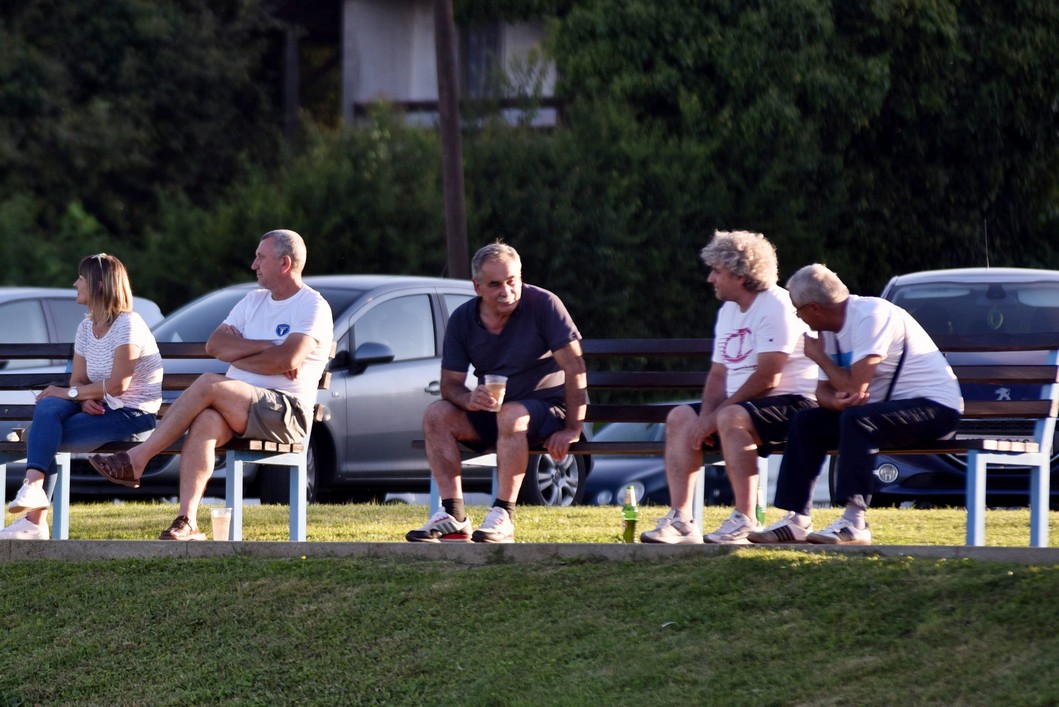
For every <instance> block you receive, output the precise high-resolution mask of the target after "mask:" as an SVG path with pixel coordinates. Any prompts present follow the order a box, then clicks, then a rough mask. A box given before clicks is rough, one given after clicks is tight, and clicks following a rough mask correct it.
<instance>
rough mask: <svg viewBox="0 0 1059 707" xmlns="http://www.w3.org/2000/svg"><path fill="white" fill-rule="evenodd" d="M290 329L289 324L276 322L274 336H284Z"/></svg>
mask: <svg viewBox="0 0 1059 707" xmlns="http://www.w3.org/2000/svg"><path fill="white" fill-rule="evenodd" d="M289 331H290V324H277V325H276V336H286V335H287V333H288V332H289Z"/></svg>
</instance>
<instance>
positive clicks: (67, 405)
mask: <svg viewBox="0 0 1059 707" xmlns="http://www.w3.org/2000/svg"><path fill="white" fill-rule="evenodd" d="M155 421H156V420H155V416H154V414H153V413H149V412H143V411H142V410H130V409H129V408H121V409H119V410H111V409H110V408H109V407H105V411H104V413H103V414H102V415H88V414H86V413H83V412H81V403H79V402H75V401H73V400H62V399H61V398H44V399H43V400H41V401H40V402H39V403H37V407H36V409H35V410H34V411H33V424H32V425H31V426H30V428H29V430H27V431H26V469H36V470H37V471H41V472H44V474H45V475H46V476H48V477H49V479H48V481H49V483H48V484H47V486H48V488H49V495H50V493H51V491H50V490H51V488H52V487H53V486H54V482H53V481H52V477H54V475H55V473H56V471H57V469H56V467H55V453H56V452H58V451H59V450H60V449H61V450H62V451H64V452H91V451H92V450H93V449H96V448H98V447H101V446H103V445H104V444H106V443H107V442H120V441H125V440H130V439H134V436H135V435H138V434H140V433H141V432H146V431H147V430H153V429H154V426H155Z"/></svg>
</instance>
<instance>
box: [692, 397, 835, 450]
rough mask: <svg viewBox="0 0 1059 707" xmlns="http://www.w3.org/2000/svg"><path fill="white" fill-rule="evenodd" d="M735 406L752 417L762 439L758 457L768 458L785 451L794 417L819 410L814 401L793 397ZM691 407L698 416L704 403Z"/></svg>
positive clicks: (745, 402)
mask: <svg viewBox="0 0 1059 707" xmlns="http://www.w3.org/2000/svg"><path fill="white" fill-rule="evenodd" d="M736 404H737V405H739V406H740V407H741V408H743V409H744V410H746V411H747V412H748V413H749V414H750V421H751V422H752V423H753V424H754V430H755V431H756V432H757V435H758V437H760V438H761V444H760V445H758V448H757V455H758V456H759V457H767V456H769V455H770V454H772V453H774V452H777V451H780V450H782V448H783V447H784V446H785V445H786V444H787V435H788V433H789V432H790V429H791V420H792V419H794V415H795V414H796V413H798V412H801V411H802V410H808V409H810V408H815V407H817V404H816V401H815V400H813V399H811V398H807V397H805V396H804V395H794V394H790V395H773V396H771V397H766V398H758V399H757V400H746V401H744V402H741V403H736ZM691 407H692V408H694V409H695V412H696V413H698V412H700V411H701V410H702V404H701V403H695V404H694V405H692V406H691Z"/></svg>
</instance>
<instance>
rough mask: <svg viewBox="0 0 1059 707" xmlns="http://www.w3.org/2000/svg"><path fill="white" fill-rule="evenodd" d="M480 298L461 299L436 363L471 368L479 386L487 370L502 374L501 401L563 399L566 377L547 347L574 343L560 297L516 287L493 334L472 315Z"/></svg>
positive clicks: (529, 287)
mask: <svg viewBox="0 0 1059 707" xmlns="http://www.w3.org/2000/svg"><path fill="white" fill-rule="evenodd" d="M480 303H481V298H480V297H475V298H474V299H472V300H470V301H468V302H464V303H463V304H462V305H460V306H459V307H457V309H456V311H455V312H453V313H452V316H451V317H450V318H449V326H448V329H447V330H446V331H445V348H444V351H443V353H442V357H441V367H442V368H443V369H445V370H446V371H455V372H457V373H466V372H467V370H468V369H469V368H470V367H471V366H474V375H475V377H476V378H477V379H478V383H479V385H480V384H481V383H482V382H483V381H484V376H485V374H487V373H496V374H500V375H503V376H507V379H508V380H507V392H506V393H505V395H504V400H505V401H507V400H552V401H555V402H557V403H559V404H561V403H562V402H563V399H564V394H563V384H564V383H565V381H566V376H565V374H564V373H563V370H562V369H561V368H560V367H559V364H558V363H557V362H556V361H555V357H554V356H552V351H558V350H559V349H561V348H563V347H565V346H567V345H568V344H569V343H570V342H571V341H577V340H579V339H580V338H581V334H580V333H579V332H578V331H577V327H576V326H575V325H574V321H573V319H571V318H570V313H569V312H567V311H566V307H565V306H564V305H563V303H562V301H561V300H560V299H559V298H558V297H556V296H555V295H554V294H552V293H551V292H549V291H548V290H544V289H541V288H539V287H534V286H533V285H526V284H523V285H522V298H521V299H520V300H519V303H518V307H516V308H515V311H514V312H512V314H511V318H510V319H508V320H507V323H506V324H505V325H504V329H503V331H501V332H500V333H499V334H493V333H491V332H490V331H489V330H488V329H486V328H485V326H484V325H483V324H482V320H481V317H480V316H479V314H478V307H479V305H480Z"/></svg>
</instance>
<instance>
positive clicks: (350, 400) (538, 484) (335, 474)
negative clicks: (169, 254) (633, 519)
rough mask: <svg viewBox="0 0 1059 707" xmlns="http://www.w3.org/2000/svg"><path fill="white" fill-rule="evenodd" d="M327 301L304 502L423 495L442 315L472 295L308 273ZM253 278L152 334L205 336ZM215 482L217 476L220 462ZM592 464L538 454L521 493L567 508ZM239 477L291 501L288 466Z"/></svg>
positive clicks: (403, 281)
mask: <svg viewBox="0 0 1059 707" xmlns="http://www.w3.org/2000/svg"><path fill="white" fill-rule="evenodd" d="M305 281H306V283H307V284H309V285H310V286H311V287H313V288H314V289H316V290H317V291H319V292H320V294H321V295H323V297H324V298H325V299H326V300H327V301H328V303H329V304H330V305H331V311H332V313H333V316H334V322H335V341H336V342H337V352H336V356H335V359H334V360H333V361H332V362H331V369H330V370H331V374H332V378H331V385H330V388H329V389H328V390H324V391H321V392H320V399H319V402H321V403H323V404H324V405H325V406H326V407H327V410H328V412H329V416H328V418H327V419H326V420H325V421H323V422H319V423H315V424H314V425H313V430H312V436H311V438H310V455H309V486H310V488H309V498H310V500H317V501H357V502H363V501H369V500H382V499H383V498H384V497H385V494H386V493H388V492H422V491H425V490H426V489H427V488H428V485H429V481H430V470H429V467H428V466H427V463H426V456H425V455H424V453H423V450H422V449H421V448H418V449H417V448H415V447H414V446H413V441H414V440H417V439H422V436H423V432H422V424H423V412H424V411H425V410H426V408H427V406H428V405H430V403H432V402H434V401H435V400H437V399H439V397H440V395H441V385H440V375H441V347H442V342H443V341H444V336H445V325H446V322H447V321H448V318H449V314H450V313H451V312H452V311H453V310H454V309H455V308H456V307H458V306H459V305H461V304H463V303H464V302H466V301H467V300H468V299H471V298H472V297H474V296H475V295H474V288H473V286H472V284H471V283H470V282H468V281H463V280H450V279H442V278H427V277H413V276H403V275H330V276H314V277H306V278H305ZM256 286H257V285H254V284H245V285H235V286H232V287H227V288H224V289H222V290H217V291H216V292H213V293H210V294H208V295H205V296H204V297H201V298H199V299H197V300H195V301H194V302H191V303H190V304H187V305H185V306H184V307H182V308H180V309H179V310H177V311H175V312H173V314H171V315H170V316H169V317H167V318H166V319H165V321H164V322H163V323H162V324H161V325H160V326H158V327H156V329H155V337H156V338H157V339H158V341H159V342H165V341H174V342H179V341H205V340H206V339H207V338H208V337H209V335H210V333H211V332H213V330H214V329H215V328H216V327H217V325H218V324H220V322H221V321H223V319H224V317H225V316H226V315H227V314H228V312H229V311H230V310H231V308H232V307H233V306H234V305H235V303H236V302H238V301H239V300H240V299H241V298H242V297H243V296H244V295H245V294H246V293H247V292H248V291H249V290H250V289H252V288H254V287H256ZM165 366H166V372H167V373H169V372H192V371H203V370H216V371H223V370H224V369H225V365H224V364H221V363H219V362H217V361H209V360H207V361H201V360H182V361H172V362H170V361H167V362H166V364H165ZM177 463H178V459H176V458H173V457H169V458H166V457H159V458H157V459H155V460H154V462H152V467H151V468H149V469H148V472H147V473H146V474H145V477H144V478H145V481H144V483H143V485H142V486H141V489H145V490H147V491H148V492H150V489H151V488H152V486H155V487H156V488H159V487H162V486H165V487H171V486H172V485H173V484H174V483H175V480H176V478H177V475H176V465H177ZM218 463H219V464H220V466H219V467H218V469H217V470H216V471H215V473H214V475H213V477H212V479H211V484H213V485H214V488H215V489H220V488H221V487H222V485H223V481H224V473H225V470H224V468H223V458H222V459H219V460H218ZM588 464H589V460H588V459H586V458H582V457H576V456H574V455H571V456H569V457H568V458H567V459H566V461H565V462H564V463H563V464H561V465H558V466H557V465H555V464H554V463H553V462H551V461H550V460H549V459H548V458H547V457H544V458H543V459H542V458H540V457H537V456H534V457H532V458H531V460H530V466H529V470H528V473H527V475H526V480H525V482H524V483H523V490H522V494H521V496H520V499H521V500H522V501H523V502H526V503H536V504H546V505H567V504H570V503H575V502H579V501H580V499H581V497H582V496H583V495H584V487H585V478H586V476H587V469H588ZM248 474H250V478H247V479H245V480H244V483H245V484H247V485H248V487H249V488H250V489H251V490H252V489H254V488H255V487H256V489H257V492H258V495H259V496H260V498H261V500H262V502H264V503H286V502H287V498H288V483H287V478H286V474H285V472H284V471H283V470H278V469H271V468H267V467H262V468H260V469H259V470H251V471H249V472H248ZM490 480H491V471H490V469H489V468H488V467H486V468H482V467H474V466H467V467H465V476H464V482H465V484H464V485H465V487H466V488H467V490H469V491H470V490H486V489H488V487H489V484H490Z"/></svg>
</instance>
